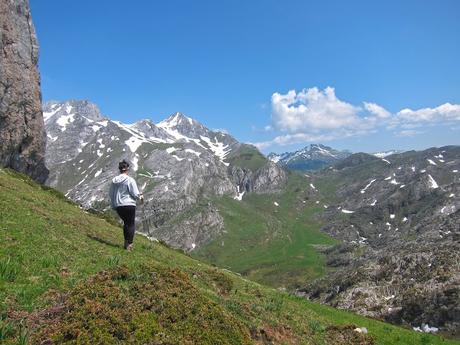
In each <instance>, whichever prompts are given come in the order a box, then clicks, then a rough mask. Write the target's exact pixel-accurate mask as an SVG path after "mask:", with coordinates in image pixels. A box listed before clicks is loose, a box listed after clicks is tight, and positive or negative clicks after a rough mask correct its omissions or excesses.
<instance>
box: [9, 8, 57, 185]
mask: <svg viewBox="0 0 460 345" xmlns="http://www.w3.org/2000/svg"><path fill="white" fill-rule="evenodd" d="M37 62H38V44H37V37H36V35H35V29H34V26H33V24H32V18H31V15H30V7H29V1H28V0H2V1H0V137H1V138H2V139H1V141H0V165H1V166H4V167H10V168H13V169H15V170H17V171H20V172H23V173H26V174H28V175H30V176H31V177H32V178H34V179H35V180H37V181H39V182H44V181H45V180H46V178H47V176H48V170H47V169H46V167H45V144H46V140H45V130H44V123H43V115H42V109H41V93H40V76H39V72H38V69H37Z"/></svg>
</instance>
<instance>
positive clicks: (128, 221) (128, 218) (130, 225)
mask: <svg viewBox="0 0 460 345" xmlns="http://www.w3.org/2000/svg"><path fill="white" fill-rule="evenodd" d="M117 213H118V215H119V216H120V218H121V219H122V220H123V235H124V236H125V245H130V244H131V243H133V240H134V232H135V231H136V226H135V224H134V220H135V218H136V206H118V207H117Z"/></svg>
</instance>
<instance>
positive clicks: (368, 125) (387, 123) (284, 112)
mask: <svg viewBox="0 0 460 345" xmlns="http://www.w3.org/2000/svg"><path fill="white" fill-rule="evenodd" d="M271 106H272V124H271V126H266V127H265V131H266V132H269V131H270V130H272V131H273V132H274V133H276V131H278V135H277V136H276V137H275V138H273V139H271V140H268V141H263V142H259V143H256V144H254V145H256V146H257V147H259V149H266V148H268V147H271V146H285V145H291V144H300V143H302V144H306V143H308V142H310V143H311V142H324V141H330V140H334V139H341V138H347V137H352V136H363V135H366V134H369V133H375V132H377V131H379V130H380V129H382V128H386V130H392V131H393V134H394V135H395V136H398V137H412V136H415V135H417V134H421V133H423V132H421V131H420V130H417V128H420V127H421V126H425V127H426V126H435V125H439V124H449V125H452V124H453V123H454V122H456V121H460V105H459V104H450V103H445V104H442V105H440V106H438V107H436V108H422V109H417V110H412V109H409V108H406V109H402V110H400V111H399V112H397V113H391V112H390V111H388V110H387V109H385V108H384V107H382V106H381V105H379V104H376V103H373V102H363V103H362V105H353V104H351V103H348V102H346V101H343V100H340V99H339V98H337V96H336V94H335V89H334V88H332V87H326V88H325V89H324V90H320V89H318V88H317V87H313V88H309V89H303V90H301V91H300V92H296V91H295V90H290V91H289V92H288V93H286V94H281V93H278V92H275V93H274V94H273V95H272V97H271Z"/></svg>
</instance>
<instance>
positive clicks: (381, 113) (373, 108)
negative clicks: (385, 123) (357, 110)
mask: <svg viewBox="0 0 460 345" xmlns="http://www.w3.org/2000/svg"><path fill="white" fill-rule="evenodd" d="M363 103H364V108H365V109H366V110H367V111H368V112H369V113H371V114H372V115H375V116H377V117H379V118H381V119H386V118H388V117H390V116H391V113H390V112H389V111H388V110H386V109H385V108H384V107H381V106H380V105H378V104H375V103H368V102H363Z"/></svg>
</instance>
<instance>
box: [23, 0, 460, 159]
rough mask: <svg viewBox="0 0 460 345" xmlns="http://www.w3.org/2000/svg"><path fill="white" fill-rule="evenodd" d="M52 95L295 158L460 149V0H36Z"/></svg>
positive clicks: (45, 86) (45, 78) (46, 87)
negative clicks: (309, 149) (182, 124)
mask: <svg viewBox="0 0 460 345" xmlns="http://www.w3.org/2000/svg"><path fill="white" fill-rule="evenodd" d="M30 2H31V7H32V15H33V19H34V23H35V26H36V30H37V33H38V38H39V42H40V49H41V51H40V70H41V75H42V90H43V99H44V100H50V99H56V100H66V99H89V100H91V101H93V102H94V103H96V104H98V105H99V107H100V108H101V110H102V112H103V114H104V115H106V116H109V117H111V118H113V119H117V120H121V121H123V122H126V123H130V122H134V121H136V120H139V119H142V118H150V119H152V120H154V121H155V122H158V121H160V120H161V119H163V118H165V117H167V116H168V115H169V114H171V113H173V112H176V111H180V112H183V113H185V114H187V115H188V116H190V117H193V118H195V119H197V120H199V121H200V122H202V123H203V124H204V125H206V126H208V127H209V128H215V129H217V128H219V129H225V130H227V131H228V132H230V133H231V134H232V135H234V136H235V137H236V138H237V139H239V140H241V141H244V142H251V143H257V144H258V146H259V147H260V148H261V149H262V150H263V152H270V151H275V152H283V151H287V150H294V149H297V148H300V147H303V146H305V145H307V144H310V143H316V142H321V143H324V144H327V145H331V146H333V147H335V148H339V149H350V150H352V151H365V152H372V151H379V150H386V149H393V148H396V149H422V148H426V147H429V146H441V145H447V144H459V134H460V105H459V104H460V64H459V63H458V61H460V2H459V1H456V0H437V1H435V0H426V1H419V0H404V1H401V0H398V1H396V0H386V1H369V0H360V1H357V0H356V1H354V0H351V1H341V0H336V1H306V0H304V1H290V0H286V1H279V0H278V1H274V0H272V1H271V0H265V1H257V0H251V1H238V0H233V1H225V0H223V1H212V0H209V1H200V0H195V1H185V0H184V1H176V0H171V1H149V0H144V1H140V0H139V1H129V2H127V1H121V0H119V1H114V0H110V1H109V0H98V1H89V0H79V1H71V0H46V1H42V0H30Z"/></svg>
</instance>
